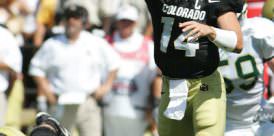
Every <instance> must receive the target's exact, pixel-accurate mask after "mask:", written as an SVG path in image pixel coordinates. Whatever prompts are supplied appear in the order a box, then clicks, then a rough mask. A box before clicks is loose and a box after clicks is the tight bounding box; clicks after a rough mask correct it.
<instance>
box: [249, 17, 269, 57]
mask: <svg viewBox="0 0 274 136" xmlns="http://www.w3.org/2000/svg"><path fill="white" fill-rule="evenodd" d="M254 23H255V24H256V25H257V26H256V27H252V28H253V29H252V31H251V32H252V39H253V44H254V46H256V48H258V53H259V54H260V56H261V57H262V58H263V59H264V61H268V60H270V59H272V58H273V57H274V31H273V30H274V23H272V22H271V21H270V20H267V19H264V18H254V19H251V21H250V23H249V25H252V24H254Z"/></svg>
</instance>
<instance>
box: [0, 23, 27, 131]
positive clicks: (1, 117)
mask: <svg viewBox="0 0 274 136" xmlns="http://www.w3.org/2000/svg"><path fill="white" fill-rule="evenodd" d="M21 67H22V56H21V52H20V50H19V46H18V43H17V41H16V39H15V37H14V36H13V34H12V33H11V32H10V31H9V30H8V29H6V28H4V27H2V26H0V127H1V126H3V125H5V120H6V118H5V114H6V112H7V110H8V109H7V108H8V102H7V95H6V94H8V92H7V90H8V89H9V86H11V84H10V83H11V82H10V80H11V78H13V79H15V78H17V75H19V73H20V72H21Z"/></svg>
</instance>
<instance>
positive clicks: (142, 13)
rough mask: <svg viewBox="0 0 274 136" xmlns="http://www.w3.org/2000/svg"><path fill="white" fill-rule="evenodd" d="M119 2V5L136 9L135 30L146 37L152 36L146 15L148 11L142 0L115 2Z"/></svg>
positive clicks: (147, 15)
mask: <svg viewBox="0 0 274 136" xmlns="http://www.w3.org/2000/svg"><path fill="white" fill-rule="evenodd" d="M116 1H120V5H119V6H118V7H120V6H121V5H126V4H130V5H132V6H134V7H136V8H137V9H138V12H139V18H138V21H137V22H138V23H137V30H138V31H139V32H141V33H144V34H145V35H147V36H152V23H151V18H150V15H149V13H148V9H147V6H146V3H145V1H144V0H116Z"/></svg>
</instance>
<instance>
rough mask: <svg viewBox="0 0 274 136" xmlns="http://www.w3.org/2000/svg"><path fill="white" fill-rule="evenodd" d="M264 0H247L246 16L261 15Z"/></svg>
mask: <svg viewBox="0 0 274 136" xmlns="http://www.w3.org/2000/svg"><path fill="white" fill-rule="evenodd" d="M263 6H264V0H248V7H247V10H248V12H247V17H248V18H252V17H257V16H261V15H262V8H263Z"/></svg>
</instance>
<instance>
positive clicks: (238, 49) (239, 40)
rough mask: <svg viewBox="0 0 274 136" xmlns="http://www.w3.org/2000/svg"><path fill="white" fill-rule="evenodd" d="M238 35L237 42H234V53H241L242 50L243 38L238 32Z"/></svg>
mask: <svg viewBox="0 0 274 136" xmlns="http://www.w3.org/2000/svg"><path fill="white" fill-rule="evenodd" d="M238 35H239V36H237V43H236V46H235V49H234V51H233V52H235V53H241V52H242V50H243V47H244V45H243V38H242V34H241V33H240V34H238Z"/></svg>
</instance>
